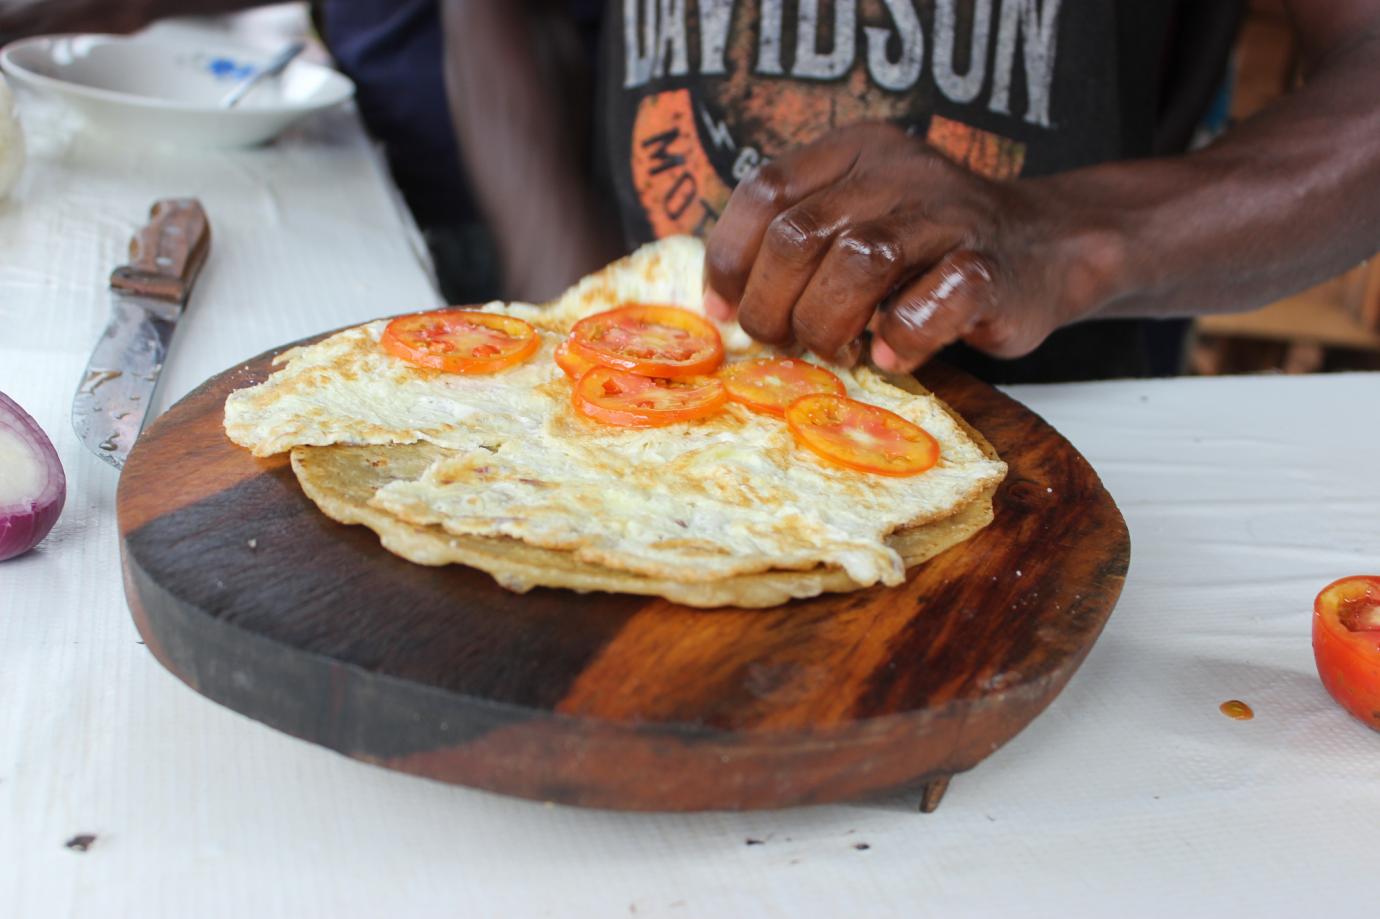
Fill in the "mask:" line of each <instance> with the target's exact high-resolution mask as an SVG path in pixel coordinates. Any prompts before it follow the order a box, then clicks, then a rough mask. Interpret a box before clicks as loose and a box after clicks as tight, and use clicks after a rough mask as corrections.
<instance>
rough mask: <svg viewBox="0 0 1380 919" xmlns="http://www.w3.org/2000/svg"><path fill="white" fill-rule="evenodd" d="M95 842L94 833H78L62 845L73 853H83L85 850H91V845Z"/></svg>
mask: <svg viewBox="0 0 1380 919" xmlns="http://www.w3.org/2000/svg"><path fill="white" fill-rule="evenodd" d="M95 841H96V834H95V833H78V834H77V835H76V836H73V837H72V838H71V839H69V840H67V841H66V842H65V843H63V845H64V846H66V847H67V848H69V849H71V850H72V851H74V852H85V851H86V850H87V849H89V848H91V844H92V843H94V842H95Z"/></svg>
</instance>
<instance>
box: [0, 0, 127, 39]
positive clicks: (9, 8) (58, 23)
mask: <svg viewBox="0 0 1380 919" xmlns="http://www.w3.org/2000/svg"><path fill="white" fill-rule="evenodd" d="M153 18H154V14H153V11H152V9H151V3H150V2H148V0H0V36H2V37H0V44H3V43H4V42H5V41H8V40H13V39H16V38H24V37H26V36H29V35H43V34H46V33H51V32H118V33H125V32H134V31H136V30H138V29H142V28H143V27H144V26H146V25H148V24H149V23H150V22H151V21H152V20H153Z"/></svg>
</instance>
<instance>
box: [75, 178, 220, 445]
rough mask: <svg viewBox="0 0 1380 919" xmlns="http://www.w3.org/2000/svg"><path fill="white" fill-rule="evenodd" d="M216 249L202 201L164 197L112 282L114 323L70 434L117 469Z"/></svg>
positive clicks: (96, 354)
mask: <svg viewBox="0 0 1380 919" xmlns="http://www.w3.org/2000/svg"><path fill="white" fill-rule="evenodd" d="M210 248H211V225H210V222H209V221H208V220H207V219H206V212H205V211H204V210H203V209H202V207H201V202H199V201H197V200H196V199H195V198H165V199H163V200H161V201H157V202H155V203H154V205H153V209H152V210H151V211H150V212H149V221H148V223H147V224H145V225H144V226H143V227H142V228H141V229H140V230H139V231H138V232H137V233H135V234H134V238H133V239H131V240H130V243H129V258H130V261H129V264H128V265H122V266H120V267H119V268H116V269H115V271H114V272H113V273H112V274H111V275H110V287H111V304H110V324H109V325H108V326H106V329H105V333H104V334H103V335H102V336H101V338H100V340H99V341H97V342H96V346H95V348H94V349H93V350H92V352H91V360H90V361H89V362H88V363H87V365H86V373H85V375H83V377H82V379H81V383H80V385H78V387H77V393H76V396H75V397H74V398H73V399H72V427H73V428H75V429H76V432H77V436H78V437H80V438H81V441H82V443H84V444H86V446H87V448H88V449H89V450H91V452H93V453H95V454H96V455H97V456H99V457H100V458H101V459H103V460H105V461H106V462H107V463H109V464H110V465H112V466H114V467H115V468H116V469H120V468H123V466H124V464H125V458H126V457H127V456H129V451H130V448H131V447H133V446H134V441H135V440H136V439H137V438H138V437H139V432H140V431H141V430H142V429H143V427H144V421H145V419H146V418H147V417H148V413H149V408H150V407H151V406H152V404H153V393H154V389H155V388H156V387H157V385H158V374H159V372H160V371H161V370H162V369H163V362H164V360H165V359H166V358H167V355H168V345H169V343H170V342H171V341H172V337H173V332H174V331H175V330H176V328H177V321H178V320H179V319H180V318H181V317H182V313H183V311H184V310H185V309H186V305H187V298H188V297H189V296H190V295H191V292H192V285H193V284H194V283H195V282H196V278H197V275H198V274H199V273H200V272H201V266H202V265H204V264H205V263H206V256H207V254H208V252H209V251H210Z"/></svg>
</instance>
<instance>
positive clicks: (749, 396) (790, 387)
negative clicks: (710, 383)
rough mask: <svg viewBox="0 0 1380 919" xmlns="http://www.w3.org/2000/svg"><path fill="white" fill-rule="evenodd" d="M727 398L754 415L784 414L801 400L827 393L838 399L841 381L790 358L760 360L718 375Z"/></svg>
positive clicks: (740, 365)
mask: <svg viewBox="0 0 1380 919" xmlns="http://www.w3.org/2000/svg"><path fill="white" fill-rule="evenodd" d="M719 379H721V380H723V381H724V388H726V389H727V390H728V397H729V398H730V399H732V400H733V401H734V402H741V403H742V404H743V405H746V406H747V407H748V408H750V409H752V410H753V411H754V412H765V413H767V414H769V415H784V414H786V406H788V405H790V404H791V403H792V402H794V401H795V400H796V399H799V398H801V397H802V396H812V395H815V394H816V393H829V394H832V395H835V396H841V395H843V393H844V388H843V381H842V380H840V379H839V378H838V377H836V376H834V375H833V374H832V373H830V372H829V371H827V370H825V369H824V368H823V367H818V366H816V365H814V364H811V363H809V362H808V361H802V360H800V359H798V358H792V357H763V358H758V359H757V360H755V361H743V362H742V363H740V364H729V365H728V366H727V367H724V368H722V369H721V370H720V371H719Z"/></svg>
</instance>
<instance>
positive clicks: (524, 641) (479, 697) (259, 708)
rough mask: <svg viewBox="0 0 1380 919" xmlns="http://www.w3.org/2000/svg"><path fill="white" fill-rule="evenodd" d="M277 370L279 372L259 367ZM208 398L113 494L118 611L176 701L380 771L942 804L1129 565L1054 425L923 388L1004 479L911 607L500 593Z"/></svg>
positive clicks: (259, 363) (555, 796)
mask: <svg viewBox="0 0 1380 919" xmlns="http://www.w3.org/2000/svg"><path fill="white" fill-rule="evenodd" d="M275 353H276V352H275ZM272 356H273V353H269V354H264V355H261V356H259V357H257V358H255V359H254V360H252V361H250V362H249V363H247V364H245V365H244V366H242V367H238V368H235V369H232V370H229V371H226V372H225V373H222V374H220V375H219V376H216V377H214V378H213V379H211V380H209V381H207V382H206V383H205V384H203V385H202V386H201V387H200V388H199V389H197V390H196V391H195V392H193V393H191V394H190V395H188V396H187V397H186V398H185V399H183V400H182V401H181V402H179V403H178V404H177V405H176V406H174V407H173V408H172V409H171V410H170V411H169V412H168V413H167V414H165V415H164V416H163V417H162V418H160V419H159V420H158V421H157V422H156V423H155V424H154V425H153V426H152V427H151V428H150V429H149V430H148V431H147V432H146V433H145V434H144V435H143V437H141V438H140V439H139V441H138V444H137V445H136V446H135V448H134V450H133V452H132V454H131V455H130V457H129V461H128V463H127V465H126V466H125V470H124V474H123V476H122V478H121V480H120V487H119V494H118V502H117V503H118V513H119V524H120V536H121V550H122V557H123V561H124V572H125V590H126V594H127V596H128V599H129V604H130V608H131V610H132V611H133V615H134V620H135V623H136V624H137V626H138V628H139V632H140V633H141V634H142V636H143V638H144V641H145V642H146V644H147V645H148V648H149V650H150V651H152V652H153V654H154V656H155V657H157V659H158V660H159V661H160V662H161V663H162V664H163V665H164V666H165V667H167V668H168V669H169V670H171V671H172V672H173V673H174V674H176V675H177V676H178V677H179V678H180V679H182V680H183V681H184V682H186V683H187V684H188V685H190V686H191V687H192V688H193V689H195V690H197V691H198V692H200V693H202V694H204V695H206V696H207V697H209V698H211V699H213V700H215V701H216V702H219V703H221V704H223V705H226V706H229V707H230V708H232V709H234V710H236V711H238V712H241V713H243V714H246V715H248V716H249V717H251V718H255V719H257V720H259V721H262V722H264V723H265V724H268V725H271V726H272V727H275V728H278V729H279V730H282V731H286V732H287V733H289V734H292V735H295V736H297V737H301V738H303V739H306V740H309V741H312V742H313V743H318V744H322V745H324V746H327V747H330V748H331V749H333V750H338V751H340V752H342V753H344V754H346V755H348V756H352V757H355V758H357V759H362V760H365V761H368V762H372V763H377V764H379V765H383V766H387V767H390V768H393V769H400V770H404V771H407V772H413V773H416V774H419V775H425V776H430V777H432V778H436V779H440V780H442V781H447V782H456V783H460V784H464V785H470V786H474V787H477V788H485V789H491V790H493V791H498V792H503V793H505V794H512V795H521V796H523V797H527V798H536V799H541V800H549V801H558V802H564V803H570V804H579V805H587V806H594V807H609V808H620V809H636V810H668V811H679V810H704V809H721V808H727V809H746V808H770V807H784V806H788V805H797V804H812V803H822V802H828V801H837V800H843V799H851V798H857V797H862V796H867V795H872V794H877V793H882V792H891V791H895V790H898V789H911V788H913V789H914V790H915V792H916V794H917V795H918V796H919V797H920V801H921V806H922V809H925V810H932V809H933V808H934V806H936V805H937V804H938V801H939V798H940V796H941V795H942V794H943V791H944V788H945V787H946V785H947V782H948V777H949V776H951V775H952V774H954V773H956V772H960V771H963V770H965V769H968V768H970V767H972V766H974V765H976V764H977V763H978V762H979V761H980V760H982V759H983V757H985V756H987V755H988V754H990V753H991V752H992V751H993V750H995V749H997V748H998V747H999V746H1001V744H1003V743H1005V742H1006V741H1007V740H1009V739H1010V738H1011V737H1012V736H1014V735H1015V734H1016V733H1017V732H1018V731H1020V730H1021V729H1022V728H1023V727H1024V726H1025V725H1026V724H1028V723H1029V722H1030V720H1031V719H1032V718H1034V717H1035V716H1036V715H1037V714H1039V712H1040V711H1041V710H1042V709H1044V707H1045V706H1046V705H1048V704H1049V702H1050V701H1051V700H1052V699H1053V698H1054V697H1055V695H1056V694H1058V692H1059V690H1060V689H1061V688H1063V686H1064V684H1065V683H1066V682H1067V681H1068V679H1069V677H1070V676H1072V675H1073V672H1074V670H1075V669H1076V668H1077V667H1078V665H1079V663H1080V662H1081V661H1082V660H1083V658H1084V656H1085V655H1086V654H1087V652H1088V650H1089V648H1091V646H1092V643H1093V641H1094V640H1095V639H1096V638H1097V635H1098V633H1099V632H1100V631H1101V630H1102V626H1103V624H1104V623H1105V622H1106V620H1107V617H1108V616H1109V615H1110V613H1111V611H1112V607H1113V605H1114V604H1115V602H1116V599H1117V596H1118V595H1119V594H1120V592H1121V586H1122V581H1123V578H1124V575H1125V572H1126V567H1127V564H1128V561H1129V557H1130V541H1129V537H1128V535H1127V532H1126V526H1125V523H1124V522H1123V520H1122V518H1121V514H1120V513H1119V512H1118V510H1117V508H1116V505H1115V504H1114V503H1113V502H1112V499H1111V497H1110V496H1109V495H1108V494H1107V492H1106V490H1105V489H1104V488H1103V487H1102V484H1101V482H1100V481H1099V480H1098V478H1097V475H1096V474H1095V473H1094V472H1093V470H1092V468H1091V467H1090V466H1089V465H1088V463H1087V462H1086V461H1085V460H1084V459H1083V457H1082V456H1080V455H1079V453H1078V452H1077V451H1076V450H1074V449H1073V447H1072V446H1071V445H1070V444H1069V443H1068V442H1067V441H1065V440H1064V439H1063V438H1062V437H1060V436H1059V434H1058V433H1057V432H1055V431H1054V429H1053V428H1051V427H1050V426H1049V425H1048V424H1046V423H1045V422H1044V421H1043V420H1041V419H1040V418H1039V417H1038V416H1036V415H1035V414H1034V413H1032V412H1030V411H1029V410H1028V409H1026V408H1024V407H1023V406H1021V405H1020V404H1019V403H1017V402H1015V401H1014V400H1012V399H1010V398H1008V397H1006V396H1004V395H1002V394H1001V393H999V392H997V391H996V390H994V389H992V388H991V387H990V386H987V385H986V384H984V383H981V382H979V381H977V380H975V379H973V378H972V377H969V376H967V375H964V374H961V373H959V372H957V371H954V370H951V369H947V368H944V367H939V366H931V367H928V368H926V369H925V370H924V371H923V372H922V373H921V375H920V379H921V381H922V382H923V383H924V384H925V385H927V386H929V387H930V388H931V389H932V390H933V391H934V392H935V393H937V394H938V395H939V396H940V397H941V398H943V399H944V400H945V401H947V402H948V403H949V404H950V405H952V406H953V407H954V408H955V409H957V410H958V411H959V412H960V413H961V414H962V415H963V416H964V417H965V418H966V419H967V420H968V421H970V422H971V423H972V424H973V425H975V426H976V427H977V428H978V429H979V430H980V431H982V432H983V434H985V435H986V436H987V438H988V439H989V440H990V441H991V442H992V444H994V445H995V446H996V448H997V450H998V451H999V452H1000V453H1001V455H1002V457H1003V458H1004V459H1005V460H1006V462H1007V463H1008V464H1009V465H1010V475H1009V476H1008V478H1007V480H1006V482H1005V484H1003V486H1002V487H1001V489H1000V490H999V492H998V493H997V496H996V499H995V505H996V520H995V522H994V523H993V524H992V525H991V526H989V527H988V528H987V529H985V530H983V531H982V532H981V533H980V534H978V535H977V536H976V537H974V538H973V539H972V540H970V541H969V542H967V543H965V544H962V545H960V546H958V547H956V548H954V549H951V550H949V551H948V552H946V553H945V554H943V555H941V556H939V557H938V558H935V559H933V560H932V561H930V562H928V563H927V564H925V565H922V566H919V567H918V568H916V569H914V570H913V571H912V572H911V576H910V578H909V580H908V581H907V583H906V584H904V585H902V586H900V587H896V588H890V589H887V588H876V589H871V590H865V591H860V592H857V593H852V594H845V595H828V596H824V597H820V598H817V599H814V600H804V601H796V602H793V603H789V604H787V605H785V606H781V607H777V608H774V609H768V610H739V609H720V610H709V611H706V610H696V609H689V608H686V607H681V606H676V605H674V604H671V603H668V602H665V601H662V600H656V599H647V598H643V597H633V596H620V595H612V594H597V593H596V594H583V595H582V594H576V593H573V592H569V591H560V590H545V589H539V590H535V591H532V592H531V593H528V594H514V593H510V592H508V591H506V590H504V589H502V588H500V587H498V586H497V585H496V584H495V583H494V582H493V580H492V579H491V578H489V577H488V576H487V575H485V574H483V573H482V572H479V571H475V570H472V569H468V568H464V567H460V566H454V565H452V566H449V567H445V568H426V567H422V566H419V565H414V564H411V563H409V562H406V561H404V560H402V559H400V558H397V557H395V556H393V555H391V554H390V553H388V552H387V551H385V550H384V549H383V548H381V547H380V546H379V543H378V539H377V538H376V537H375V536H374V534H373V533H372V532H371V531H369V530H367V529H365V528H364V527H358V526H354V527H352V526H344V525H341V524H337V523H334V522H333V521H331V520H329V519H327V518H326V517H325V516H323V515H322V514H321V513H320V512H319V511H318V510H317V509H316V507H315V506H314V505H312V504H311V503H310V502H309V501H308V500H307V499H306V497H305V496H304V495H303V494H302V492H301V489H300V488H299V487H298V486H297V482H296V480H295V479H294V478H293V475H292V472H291V470H290V469H289V468H288V463H287V460H286V458H285V457H278V458H274V459H270V460H260V459H255V458H254V457H253V456H251V455H250V454H249V453H248V452H247V451H245V450H242V449H240V448H238V447H236V446H234V445H233V444H231V443H230V441H229V440H227V439H226V437H225V434H224V431H223V429H222V427H221V417H222V406H223V405H224V402H225V397H226V395H227V394H229V393H230V392H231V391H232V390H234V389H238V388H240V387H243V386H248V385H251V384H253V383H257V382H259V381H261V380H263V379H264V378H265V377H267V375H268V374H269V372H270V371H271V367H270V361H271V358H272Z"/></svg>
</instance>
